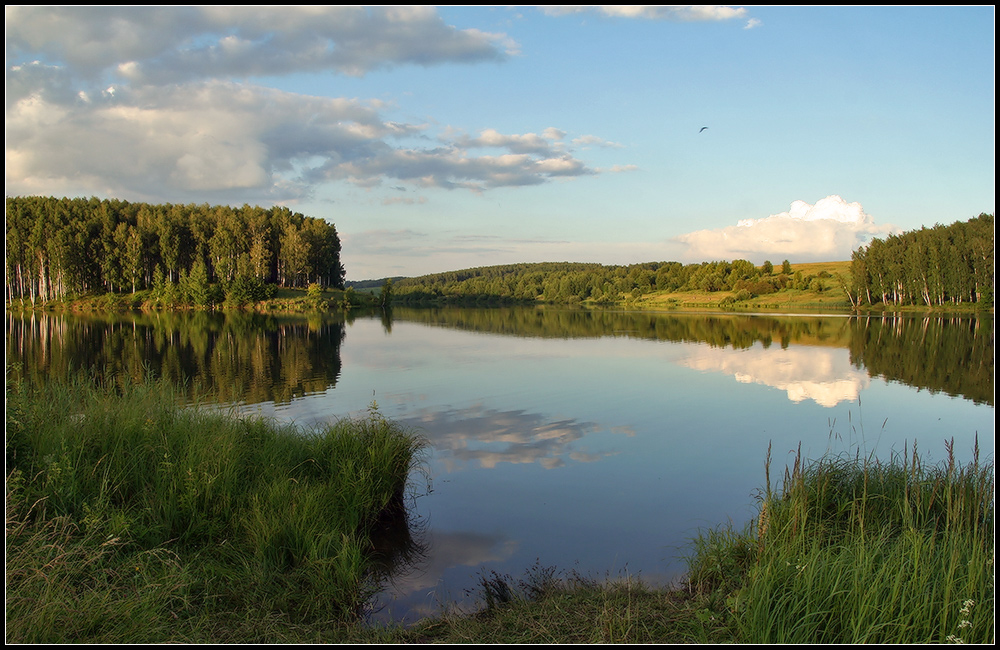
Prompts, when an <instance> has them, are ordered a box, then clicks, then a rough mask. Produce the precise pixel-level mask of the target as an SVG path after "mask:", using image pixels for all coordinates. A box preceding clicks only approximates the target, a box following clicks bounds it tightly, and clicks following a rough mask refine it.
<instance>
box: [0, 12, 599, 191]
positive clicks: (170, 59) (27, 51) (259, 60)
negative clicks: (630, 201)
mask: <svg viewBox="0 0 1000 650" xmlns="http://www.w3.org/2000/svg"><path fill="white" fill-rule="evenodd" d="M6 18H7V54H8V61H11V62H12V65H11V66H10V67H8V72H7V98H6V147H5V162H6V183H7V191H8V193H10V194H30V193H44V194H53V193H54V194H66V195H77V194H91V195H93V194H102V195H109V196H115V197H118V198H125V199H128V200H152V201H155V200H160V201H171V202H173V201H179V200H183V201H210V202H211V201H216V200H225V202H227V203H230V202H262V201H263V202H268V201H271V202H273V201H281V202H285V201H294V200H297V199H302V198H305V197H308V196H310V195H311V194H312V192H313V188H314V187H315V186H316V185H317V184H319V183H323V182H327V181H330V180H333V181H343V182H348V183H352V184H354V185H356V186H358V187H364V188H370V187H375V186H378V185H380V184H382V183H383V182H384V181H386V180H390V181H402V182H404V183H406V184H408V185H410V186H411V187H437V188H446V189H459V188H464V189H469V190H472V191H475V192H481V191H484V190H486V189H490V188H497V187H517V186H530V185H538V184H542V183H545V182H548V181H550V180H552V179H555V178H560V177H570V176H579V175H584V174H593V173H596V171H595V170H592V169H590V168H588V167H587V166H586V165H585V164H584V163H583V162H582V161H581V160H578V159H577V158H576V157H574V155H573V153H572V151H571V150H569V148H568V147H567V144H566V143H564V142H563V139H564V138H565V136H566V132H565V131H563V130H561V129H558V128H555V127H551V126H550V127H547V128H545V129H544V130H543V131H542V132H541V135H538V134H537V133H523V134H517V133H513V134H512V133H501V132H499V131H497V130H496V129H491V128H486V129H483V130H482V131H480V132H479V134H478V135H476V136H468V135H459V136H457V137H455V136H453V134H452V129H450V128H449V127H447V126H445V127H441V128H439V129H438V131H437V132H435V131H432V130H431V126H429V125H428V124H406V123H400V122H393V121H388V120H386V119H385V118H384V117H383V115H382V111H383V109H385V107H386V104H385V103H383V102H381V101H377V100H372V101H367V102H366V101H362V100H357V99H336V98H324V97H313V96H306V95H300V94H295V93H290V92H283V91H277V90H272V89H268V88H264V87H261V86H255V85H252V84H248V83H245V82H244V83H238V82H236V81H232V80H231V78H232V77H246V76H254V75H275V74H284V73H293V72H310V71H315V70H319V69H323V70H331V71H335V72H341V73H345V74H363V73H365V72H367V71H369V70H372V69H375V68H379V67H387V66H396V65H401V64H405V63H410V64H420V65H430V64H436V63H444V62H475V61H481V60H497V59H499V58H502V57H503V56H505V51H504V49H503V48H505V47H506V48H507V51H513V49H514V48H516V45H515V44H511V43H509V42H508V41H507V40H506V37H505V36H504V35H502V34H487V33H485V32H482V31H479V30H471V29H466V30H459V29H457V28H455V27H451V26H449V25H447V24H445V23H444V21H443V20H442V19H441V18H440V16H438V14H437V13H436V10H435V9H433V8H430V7H423V6H414V7H371V8H365V7H313V6H304V7H225V6H222V7H181V8H162V7H159V8H158V7H122V8H119V7H113V8H109V7H85V8H80V7H42V8H37V7H13V8H10V7H9V8H7V11H6ZM29 57H38V58H39V59H40V60H44V61H45V63H41V62H37V61H31V62H24V61H20V62H19V61H18V60H19V59H28V58H29ZM112 89H113V90H112ZM404 138H405V139H406V140H407V142H408V143H410V146H409V147H406V146H400V144H399V142H401V141H402V139H404ZM413 142H418V143H422V144H420V145H419V146H415V147H414V146H412V143H413ZM483 149H488V150H489V151H482V150H483ZM487 154H489V155H487Z"/></svg>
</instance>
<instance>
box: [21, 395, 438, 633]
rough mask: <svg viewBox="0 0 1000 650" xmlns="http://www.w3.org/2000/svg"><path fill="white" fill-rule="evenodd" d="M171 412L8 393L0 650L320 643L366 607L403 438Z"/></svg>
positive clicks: (410, 456)
mask: <svg viewBox="0 0 1000 650" xmlns="http://www.w3.org/2000/svg"><path fill="white" fill-rule="evenodd" d="M177 404H178V400H177V393H176V392H175V391H174V389H173V388H171V387H170V386H168V385H166V384H163V383H160V382H154V381H148V380H147V381H143V382H139V383H134V384H133V383H129V382H121V383H118V384H104V385H95V384H94V383H93V382H88V381H85V380H79V381H74V382H69V383H61V384H56V383H53V384H48V385H46V386H44V387H41V388H28V387H26V386H24V385H23V384H20V383H17V382H11V381H9V380H8V388H7V417H6V425H7V439H6V456H7V457H6V460H7V464H6V468H7V476H6V510H7V519H6V533H7V534H6V552H7V609H6V614H7V628H6V629H7V632H6V640H7V641H8V642H15V643H45V642H91V643H96V642H105V643H116V642H117V643H125V642H128V643H153V642H163V641H175V642H176V641H180V642H197V641H213V642H225V641H227V640H229V639H233V640H245V639H248V638H251V639H258V640H261V641H264V642H266V641H268V640H270V641H274V642H277V641H315V640H327V641H329V640H336V638H330V637H329V636H327V637H326V638H317V637H316V634H317V632H316V631H317V630H324V629H327V628H329V629H331V630H335V629H337V626H338V625H339V624H340V623H343V622H349V621H351V620H352V619H354V618H355V617H356V616H357V614H358V613H359V612H360V611H361V610H362V609H363V607H364V606H365V604H366V603H367V602H368V601H369V599H370V597H371V596H372V595H373V594H374V593H376V592H377V590H378V589H379V587H380V585H379V584H378V583H379V574H378V573H377V572H376V571H375V570H374V569H373V564H372V555H373V547H374V543H373V540H372V532H373V531H372V529H373V528H374V527H375V526H376V525H380V524H379V522H380V521H381V516H382V515H383V513H385V512H386V511H387V510H392V509H399V508H402V507H403V498H404V493H405V489H406V485H407V480H408V476H409V474H410V473H411V471H413V470H415V469H418V468H419V456H420V451H421V448H422V443H421V441H420V440H419V439H418V438H417V437H415V436H414V435H413V434H412V433H411V432H409V431H406V430H403V429H401V428H400V427H399V426H397V425H396V424H394V423H393V422H391V421H389V420H387V419H385V418H384V417H382V416H381V415H380V414H379V413H378V411H377V409H376V408H374V407H373V409H372V410H371V412H370V413H369V414H368V416H367V417H365V418H361V419H357V420H343V421H340V422H338V423H336V424H333V425H329V426H324V427H321V428H314V429H308V430H304V429H301V428H298V427H295V426H291V425H280V424H277V423H275V422H273V421H269V420H265V419H262V418H247V417H235V416H233V415H231V414H226V413H221V412H219V411H217V410H214V409H210V408H207V407H185V408H182V407H179V406H177ZM307 630H308V632H306V631H307ZM302 634H307V636H306V637H305V638H303V637H302V636H301V635H302ZM329 634H335V632H330V633H329Z"/></svg>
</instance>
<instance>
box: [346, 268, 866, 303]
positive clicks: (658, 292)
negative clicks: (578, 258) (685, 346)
mask: <svg viewBox="0 0 1000 650" xmlns="http://www.w3.org/2000/svg"><path fill="white" fill-rule="evenodd" d="M850 265H851V263H850V262H826V263H813V264H796V265H787V266H786V265H785V264H779V265H778V266H775V265H773V264H769V263H765V264H763V265H761V266H759V267H758V266H755V265H754V264H752V263H751V262H749V261H747V260H733V261H732V262H727V261H717V262H703V263H700V264H687V265H684V264H681V263H679V262H646V263H641V264H630V265H603V264H596V263H570V262H545V263H531V264H528V263H525V264H507V265H497V266H485V267H477V268H469V269H462V270H458V271H450V272H446V273H435V274H431V275H424V276H419V277H412V278H393V292H392V293H393V301H394V302H397V303H402V304H426V303H431V304H442V303H456V304H513V303H522V304H525V303H528V304H530V303H539V302H544V303H555V304H595V305H599V304H648V305H651V306H670V307H673V306H684V305H699V306H721V307H726V306H730V305H735V304H737V303H740V304H743V305H748V306H749V305H751V304H754V303H761V302H764V303H767V304H772V303H777V304H779V305H780V304H782V303H787V302H788V301H790V300H794V301H795V302H796V303H806V304H808V303H817V304H822V305H823V306H834V305H836V306H838V307H849V306H850V304H849V302H848V300H847V294H846V292H845V291H844V290H843V286H844V284H845V278H846V277H847V275H848V274H849V271H850ZM372 282H375V283H377V284H372V285H368V286H373V287H374V286H381V283H382V282H384V281H372ZM359 288H360V287H359ZM778 294H780V296H779V295H778Z"/></svg>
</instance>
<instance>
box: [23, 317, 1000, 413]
mask: <svg viewBox="0 0 1000 650" xmlns="http://www.w3.org/2000/svg"><path fill="white" fill-rule="evenodd" d="M378 318H379V319H380V322H381V323H382V327H383V329H384V331H385V333H386V335H387V336H388V335H389V334H390V333H391V331H392V323H393V321H394V320H395V321H397V322H412V323H421V324H426V325H431V326H435V327H445V328H449V329H454V330H464V331H475V332H484V333H492V334H501V335H504V336H515V337H529V338H543V339H544V338H559V339H566V338H604V337H626V338H634V339H642V340H650V341H673V342H698V343H703V344H706V346H707V347H706V348H705V349H702V350H699V351H698V352H697V354H696V355H693V356H692V357H691V358H689V359H687V360H685V361H683V362H682V363H685V364H686V365H687V366H688V367H691V368H698V369H701V370H715V371H717V372H722V373H726V374H729V375H732V376H733V377H736V378H737V379H738V380H739V381H743V382H753V383H761V384H764V385H767V386H772V387H775V388H779V389H781V390H784V391H786V392H787V394H788V397H789V399H791V400H792V401H802V400H813V401H815V402H816V403H818V404H822V405H825V406H831V405H833V404H837V403H839V402H843V401H851V400H853V399H856V397H857V395H858V391H860V390H862V389H863V388H864V387H865V385H866V379H865V376H866V375H867V376H868V377H874V376H881V377H884V378H886V379H888V380H891V381H900V382H903V383H905V384H907V385H910V386H914V387H917V388H921V389H927V390H930V391H932V392H938V391H941V392H944V393H946V394H948V395H953V396H962V397H964V398H966V399H971V400H973V401H975V402H977V403H986V404H993V403H994V402H993V400H994V394H993V358H994V357H993V355H994V353H993V350H994V347H993V345H994V330H993V318H992V316H979V317H976V316H963V317H950V316H885V317H882V316H879V317H863V318H843V317H840V318H834V317H822V316H804V317H779V316H748V315H728V314H653V313H643V312H639V313H634V312H632V313H629V312H620V311H600V310H594V311H589V310H567V309H544V308H511V307H507V308H496V309H463V308H434V309H413V308H396V309H394V310H392V312H391V313H385V312H381V313H380V315H379V316H378ZM345 335H346V325H345V321H344V319H343V317H339V316H336V315H328V316H324V317H318V316H313V317H309V318H307V317H295V316H285V317H277V316H269V315H260V314H255V313H244V312H226V313H205V312H193V313H153V314H123V315H108V316H96V315H93V316H70V315H50V314H28V315H19V314H8V315H7V346H6V347H7V360H8V365H10V364H11V363H14V364H19V365H20V366H21V368H22V369H23V371H24V373H25V374H26V376H29V377H36V378H39V379H40V380H50V379H53V378H58V377H66V376H68V375H69V374H70V373H71V372H73V371H75V370H79V369H81V368H84V369H88V370H90V371H92V372H95V373H100V374H110V375H130V376H134V377H138V376H140V375H141V374H143V373H144V372H146V371H147V370H148V371H152V373H153V374H154V375H156V376H160V377H165V378H168V379H171V380H174V381H177V382H187V384H188V386H189V387H190V389H191V391H192V392H194V391H195V390H196V389H197V390H200V391H201V392H203V393H205V394H210V395H212V396H213V398H215V399H218V400H219V401H222V402H234V403H235V402H243V403H247V404H256V403H261V402H278V403H287V402H288V401H290V400H292V399H294V398H296V397H301V396H304V395H309V394H313V393H318V392H323V391H326V390H329V389H330V388H333V387H334V386H335V385H336V383H337V379H338V377H339V375H340V371H341V367H340V365H341V358H340V346H341V344H342V343H343V341H344V337H345ZM803 346H805V347H803ZM844 350H846V351H848V353H849V357H848V362H846V363H845V360H844V357H842V356H841V352H842V351H844ZM734 351H750V353H749V354H734V353H733V352H734ZM372 353H373V354H378V351H377V350H373V351H372ZM851 366H853V368H852V367H851ZM452 419H454V418H452ZM444 424H447V423H444ZM498 425H499V428H498V429H497V431H501V430H502V428H503V426H502V424H501V423H498ZM570 425H571V426H572V427H579V426H583V425H582V423H570Z"/></svg>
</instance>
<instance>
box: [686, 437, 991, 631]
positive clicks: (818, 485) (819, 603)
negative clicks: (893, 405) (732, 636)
mask: <svg viewBox="0 0 1000 650" xmlns="http://www.w3.org/2000/svg"><path fill="white" fill-rule="evenodd" d="M952 444H953V443H948V444H947V445H946V449H947V452H948V460H947V461H946V462H944V463H941V464H939V465H935V466H928V465H926V464H925V463H923V462H922V461H921V460H920V457H919V456H918V454H917V450H916V448H915V447H914V448H913V449H911V450H908V451H904V452H903V453H900V454H897V455H895V456H893V457H892V458H891V459H890V460H889V461H887V462H880V461H878V460H876V459H873V458H868V459H865V458H859V457H857V456H855V457H847V456H837V457H827V458H823V459H820V460H817V461H813V462H805V461H804V460H803V459H802V458H801V455H799V456H797V457H796V459H795V461H794V463H793V465H792V467H791V468H789V469H786V471H785V475H784V478H783V481H782V486H781V489H780V490H772V489H771V487H770V485H769V486H768V487H767V488H766V490H765V492H764V494H763V496H762V501H761V511H760V517H759V519H758V522H757V526H756V535H754V534H752V533H748V532H744V533H739V534H737V533H733V532H732V531H730V532H729V533H728V534H721V533H719V532H713V533H711V534H706V535H703V536H701V537H700V538H699V541H700V544H698V545H696V547H695V551H696V552H695V553H694V555H693V557H692V562H691V565H692V572H691V574H690V577H691V580H692V585H694V586H702V587H704V588H707V589H717V588H719V586H720V585H721V586H722V587H723V588H724V589H727V590H728V594H729V596H728V599H727V603H728V605H729V608H730V611H731V612H732V614H733V616H734V620H735V624H736V628H737V629H738V631H739V636H740V640H741V641H743V642H747V643H944V642H966V643H993V641H994V639H995V629H994V623H993V610H994V576H995V568H994V564H993V563H994V535H993V526H994V507H995V504H994V470H993V465H992V462H989V463H984V462H981V461H980V459H979V452H978V444H977V446H976V449H975V454H974V459H973V461H972V462H970V463H968V464H964V465H963V464H961V463H958V462H957V461H956V460H955V456H954V453H953V448H952ZM720 558H721V559H720ZM723 575H725V576H726V577H725V580H723V578H722V577H721V576H723Z"/></svg>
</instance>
